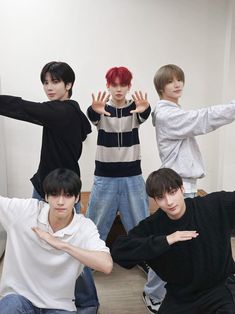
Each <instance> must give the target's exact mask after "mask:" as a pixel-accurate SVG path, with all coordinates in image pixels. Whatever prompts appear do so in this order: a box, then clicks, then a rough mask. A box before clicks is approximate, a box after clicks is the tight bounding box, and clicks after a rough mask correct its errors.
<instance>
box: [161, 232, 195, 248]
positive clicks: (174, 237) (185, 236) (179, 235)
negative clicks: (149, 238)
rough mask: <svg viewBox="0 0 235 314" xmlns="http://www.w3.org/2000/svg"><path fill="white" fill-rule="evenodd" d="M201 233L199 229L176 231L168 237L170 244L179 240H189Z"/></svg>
mask: <svg viewBox="0 0 235 314" xmlns="http://www.w3.org/2000/svg"><path fill="white" fill-rule="evenodd" d="M198 235H199V233H197V231H176V232H174V233H172V234H170V235H168V236H167V237H166V239H167V241H168V243H169V245H171V244H173V243H175V242H179V241H188V240H192V239H194V238H196V237H197V236H198Z"/></svg>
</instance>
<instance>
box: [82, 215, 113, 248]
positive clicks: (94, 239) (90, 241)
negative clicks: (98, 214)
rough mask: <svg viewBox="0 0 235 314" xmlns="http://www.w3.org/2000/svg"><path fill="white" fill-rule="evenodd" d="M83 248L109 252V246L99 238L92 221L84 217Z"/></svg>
mask: <svg viewBox="0 0 235 314" xmlns="http://www.w3.org/2000/svg"><path fill="white" fill-rule="evenodd" d="M84 249H87V250H92V251H102V252H107V253H109V248H108V247H107V246H106V244H105V242H104V241H103V240H101V239H100V234H99V231H98V229H97V227H96V225H95V224H94V222H93V221H92V220H91V219H89V218H86V243H85V247H84Z"/></svg>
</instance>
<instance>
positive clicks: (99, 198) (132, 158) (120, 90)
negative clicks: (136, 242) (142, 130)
mask: <svg viewBox="0 0 235 314" xmlns="http://www.w3.org/2000/svg"><path fill="white" fill-rule="evenodd" d="M131 80H132V74H131V72H130V71H129V70H128V69H127V68H125V67H113V68H111V69H110V70H109V71H108V72H107V74H106V81H107V84H106V86H107V89H108V92H109V93H108V94H107V93H106V92H103V93H101V92H99V93H98V96H97V97H95V96H94V94H92V99H93V102H92V105H91V106H90V107H89V108H88V110H87V113H88V117H89V119H90V120H91V122H92V123H93V124H94V125H95V126H96V127H97V130H98V139H97V151H96V160H95V179H94V185H93V188H92V191H91V195H90V200H89V206H88V210H87V216H88V217H89V218H91V219H92V220H93V221H94V222H95V223H96V225H97V227H98V230H99V232H100V236H101V239H103V240H106V238H107V235H108V233H109V231H110V229H111V227H112V224H113V221H114V219H115V217H116V214H117V212H119V213H120V217H121V220H122V222H123V226H124V228H125V229H126V231H128V230H130V229H131V228H133V227H134V226H135V225H136V224H137V223H138V222H139V221H140V220H142V219H143V218H145V217H147V216H148V197H147V194H146V192H145V182H144V180H143V177H142V174H141V173H142V172H141V165H140V163H141V160H140V141H139V134H138V130H139V126H140V124H141V123H142V122H144V121H145V120H146V119H147V118H148V116H149V114H150V111H151V107H150V105H149V103H148V100H147V94H145V95H143V94H142V92H141V91H139V92H135V93H134V95H132V98H133V100H127V99H126V95H127V93H128V92H129V90H130V88H131ZM110 96H111V97H110ZM109 98H110V100H109Z"/></svg>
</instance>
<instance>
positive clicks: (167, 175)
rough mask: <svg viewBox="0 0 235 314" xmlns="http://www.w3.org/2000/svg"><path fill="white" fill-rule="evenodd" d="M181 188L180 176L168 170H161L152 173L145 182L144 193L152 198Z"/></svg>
mask: <svg viewBox="0 0 235 314" xmlns="http://www.w3.org/2000/svg"><path fill="white" fill-rule="evenodd" d="M182 186H183V181H182V178H181V176H180V175H179V174H178V173H177V172H175V171H174V170H172V169H170V168H161V169H158V170H156V171H154V172H152V173H151V174H150V175H149V176H148V179H147V181H146V192H147V194H148V195H149V196H150V197H152V198H156V197H160V196H163V195H164V194H165V193H166V192H168V193H169V192H171V191H172V190H174V189H177V190H178V189H179V188H181V187H182Z"/></svg>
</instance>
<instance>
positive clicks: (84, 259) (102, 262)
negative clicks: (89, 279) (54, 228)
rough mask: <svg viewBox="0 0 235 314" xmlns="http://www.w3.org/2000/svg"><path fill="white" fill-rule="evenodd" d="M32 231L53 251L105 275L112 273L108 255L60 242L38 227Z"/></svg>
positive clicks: (111, 263)
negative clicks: (60, 251)
mask: <svg viewBox="0 0 235 314" xmlns="http://www.w3.org/2000/svg"><path fill="white" fill-rule="evenodd" d="M32 230H33V231H34V232H35V233H36V234H37V236H38V237H39V238H40V239H42V240H44V241H46V242H47V243H48V244H50V245H51V246H52V247H54V248H55V249H57V250H62V251H64V252H66V253H68V254H70V255H71V256H72V257H74V258H75V259H77V260H78V261H79V262H81V263H82V264H84V265H86V266H88V267H90V268H92V269H95V270H98V271H101V272H103V273H105V274H109V273H110V272H111V271H112V268H113V262H112V258H111V256H110V254H109V253H107V252H102V251H96V250H85V249H81V248H79V247H75V246H73V245H71V244H69V243H66V242H63V241H61V240H60V239H58V238H56V237H54V236H53V235H51V234H50V233H48V232H46V231H43V230H41V229H39V228H38V227H33V228H32Z"/></svg>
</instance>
